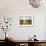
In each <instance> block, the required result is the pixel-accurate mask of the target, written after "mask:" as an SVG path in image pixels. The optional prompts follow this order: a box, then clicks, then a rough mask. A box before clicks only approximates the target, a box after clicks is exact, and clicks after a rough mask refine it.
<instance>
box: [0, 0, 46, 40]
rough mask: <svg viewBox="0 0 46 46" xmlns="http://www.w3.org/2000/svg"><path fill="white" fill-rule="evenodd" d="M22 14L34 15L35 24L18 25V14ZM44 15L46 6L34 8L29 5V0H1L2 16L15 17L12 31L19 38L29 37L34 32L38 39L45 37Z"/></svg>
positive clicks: (0, 13)
mask: <svg viewBox="0 0 46 46" xmlns="http://www.w3.org/2000/svg"><path fill="white" fill-rule="evenodd" d="M20 15H22V16H25V15H31V16H34V26H33V27H20V26H19V25H17V21H16V20H18V17H17V16H20ZM44 15H46V8H32V7H31V6H30V5H29V2H28V0H0V16H6V17H7V16H9V17H13V23H12V27H11V28H12V29H11V30H10V33H11V34H12V35H13V36H15V37H16V38H17V39H19V40H20V39H22V40H23V39H28V37H29V36H30V35H31V36H33V34H34V32H35V33H36V35H37V38H38V39H40V40H42V39H45V38H44V30H45V29H44V25H45V24H44V22H45V21H44V19H45V17H44ZM29 33H30V34H29ZM1 38H2V37H1Z"/></svg>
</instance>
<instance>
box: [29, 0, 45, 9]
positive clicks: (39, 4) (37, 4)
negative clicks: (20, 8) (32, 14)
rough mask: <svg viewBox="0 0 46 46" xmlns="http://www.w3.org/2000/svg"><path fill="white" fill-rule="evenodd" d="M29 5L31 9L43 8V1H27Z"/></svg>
mask: <svg viewBox="0 0 46 46" xmlns="http://www.w3.org/2000/svg"><path fill="white" fill-rule="evenodd" d="M29 4H30V5H31V6H32V7H33V8H39V7H45V0H29Z"/></svg>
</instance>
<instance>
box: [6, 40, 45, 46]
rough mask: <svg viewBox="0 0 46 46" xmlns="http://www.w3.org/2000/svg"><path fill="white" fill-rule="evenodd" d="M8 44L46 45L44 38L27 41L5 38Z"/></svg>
mask: <svg viewBox="0 0 46 46" xmlns="http://www.w3.org/2000/svg"><path fill="white" fill-rule="evenodd" d="M6 41H7V43H8V44H12V45H14V46H46V40H39V41H29V40H13V41H10V40H6Z"/></svg>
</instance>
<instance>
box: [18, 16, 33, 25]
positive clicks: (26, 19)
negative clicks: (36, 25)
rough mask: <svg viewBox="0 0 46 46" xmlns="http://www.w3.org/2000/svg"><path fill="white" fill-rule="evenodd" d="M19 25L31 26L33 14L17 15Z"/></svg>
mask: <svg viewBox="0 0 46 46" xmlns="http://www.w3.org/2000/svg"><path fill="white" fill-rule="evenodd" d="M19 25H20V26H33V16H19Z"/></svg>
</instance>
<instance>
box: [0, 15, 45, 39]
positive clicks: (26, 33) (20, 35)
mask: <svg viewBox="0 0 46 46" xmlns="http://www.w3.org/2000/svg"><path fill="white" fill-rule="evenodd" d="M18 16H19V15H18ZM18 16H14V17H12V18H13V20H12V26H11V27H10V31H8V32H7V33H8V34H10V35H9V36H10V37H13V38H14V39H15V38H16V40H28V39H29V37H30V38H31V37H33V35H34V34H35V35H36V36H37V39H39V40H43V39H44V23H45V22H44V16H34V20H33V26H28V27H21V26H20V25H19V24H18V20H19V17H18ZM0 30H1V29H0ZM2 32H3V31H2ZM1 39H2V36H1Z"/></svg>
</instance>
